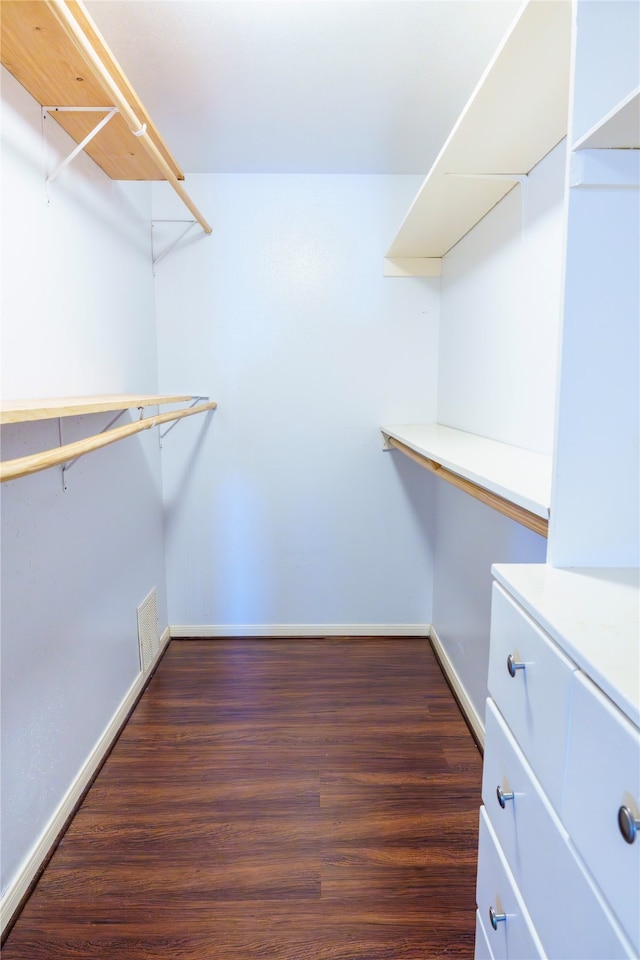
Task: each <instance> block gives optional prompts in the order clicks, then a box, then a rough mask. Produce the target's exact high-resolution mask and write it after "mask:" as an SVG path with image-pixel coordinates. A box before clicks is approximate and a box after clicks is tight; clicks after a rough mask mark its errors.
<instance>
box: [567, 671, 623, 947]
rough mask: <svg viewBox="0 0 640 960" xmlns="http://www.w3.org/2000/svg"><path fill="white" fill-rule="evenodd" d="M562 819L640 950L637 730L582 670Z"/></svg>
mask: <svg viewBox="0 0 640 960" xmlns="http://www.w3.org/2000/svg"><path fill="white" fill-rule="evenodd" d="M563 819H564V822H565V823H566V825H567V829H568V830H569V832H570V833H571V837H572V839H573V842H574V843H575V845H576V847H577V849H578V850H579V851H580V853H581V854H582V856H583V857H584V859H585V861H586V863H587V865H588V866H589V868H590V870H591V872H592V873H593V876H594V877H595V878H596V880H597V882H598V883H599V884H600V886H601V888H602V890H603V892H604V894H605V896H606V897H607V899H608V900H609V902H610V903H611V904H612V905H613V907H614V909H615V911H616V913H617V915H618V917H619V918H620V921H621V922H622V924H623V926H624V928H625V930H626V931H627V933H628V935H629V937H630V938H631V940H632V941H633V943H634V945H635V948H636V950H639V951H640V732H639V731H638V728H637V727H636V726H635V725H634V724H632V723H631V722H630V721H629V720H627V718H626V717H625V716H624V714H622V713H621V711H620V710H618V708H617V707H615V706H614V705H613V704H612V703H611V701H610V700H609V699H608V698H607V697H605V696H604V695H603V694H602V693H601V692H600V691H599V690H598V688H597V687H596V686H595V685H594V684H593V683H591V681H590V680H588V679H587V678H586V677H585V676H583V675H582V674H578V676H577V678H576V685H575V691H574V697H573V710H572V715H571V732H570V742H569V754H568V764H567V790H566V797H565V803H564V807H563Z"/></svg>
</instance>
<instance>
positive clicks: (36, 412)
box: [0, 394, 217, 489]
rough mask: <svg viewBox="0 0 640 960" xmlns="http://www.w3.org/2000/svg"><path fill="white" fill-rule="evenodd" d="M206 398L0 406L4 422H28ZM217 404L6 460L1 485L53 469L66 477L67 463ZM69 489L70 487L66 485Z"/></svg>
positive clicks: (0, 467)
mask: <svg viewBox="0 0 640 960" xmlns="http://www.w3.org/2000/svg"><path fill="white" fill-rule="evenodd" d="M202 399H205V398H204V397H193V396H192V395H191V394H181V395H168V394H110V395H107V396H96V397H62V398H57V399H52V400H16V401H7V400H5V401H3V402H2V404H1V406H0V414H1V416H0V422H1V423H5V424H8V423H25V422H27V421H35V420H50V419H52V418H54V417H76V416H80V415H82V414H88V413H104V412H107V411H112V410H122V411H124V410H130V409H134V408H136V409H137V408H143V407H155V406H160V405H161V404H169V403H181V402H184V401H185V400H202ZM216 407H217V403H215V401H208V402H207V403H200V404H198V405H197V406H191V407H185V408H183V409H181V410H172V411H170V412H168V413H159V414H154V415H152V416H150V417H146V418H145V419H141V420H136V421H134V422H133V423H127V424H125V425H124V426H122V427H114V428H113V429H110V430H103V431H102V432H101V433H97V434H93V435H92V436H90V437H85V438H84V439H83V440H76V441H74V442H73V443H67V444H65V445H64V446H60V447H56V448H55V449H53V450H44V451H42V452H40V453H33V454H29V455H27V456H26V457H18V458H17V459H15V460H5V461H3V462H1V463H0V483H4V481H5V480H17V479H19V478H20V477H26V476H29V475H30V474H32V473H38V472H39V471H40V470H47V469H48V468H49V467H55V466H62V468H63V475H64V470H65V469H66V468H65V464H69V463H70V461H72V460H76V459H77V458H78V457H82V456H84V454H86V453H92V452H93V451H94V450H99V449H101V448H102V447H106V446H109V444H111V443H116V442H117V441H118V440H124V439H125V437H131V436H133V435H134V434H136V433H140V432H141V431H142V430H149V429H150V428H151V427H156V426H160V425H161V424H163V423H171V422H172V421H175V420H182V419H183V418H184V417H192V416H194V415H195V414H198V413H205V412H206V411H208V410H215V409H216ZM65 489H66V486H65Z"/></svg>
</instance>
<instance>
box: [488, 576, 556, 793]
mask: <svg viewBox="0 0 640 960" xmlns="http://www.w3.org/2000/svg"><path fill="white" fill-rule="evenodd" d="M508 657H512V658H513V660H514V661H515V664H516V666H517V665H518V664H524V667H522V668H520V669H515V668H514V675H513V676H512V675H511V673H510V672H509V668H508V664H507V659H508ZM574 669H575V667H574V665H573V664H572V663H571V661H570V660H568V659H567V658H566V657H565V656H564V654H563V653H562V652H561V651H560V649H559V648H558V647H557V646H556V645H555V644H554V643H553V642H552V641H551V640H550V639H549V638H548V637H547V635H546V634H545V633H543V631H542V630H540V628H539V627H538V626H537V625H536V624H535V623H534V621H533V620H532V619H531V618H530V617H529V616H528V614H526V613H525V612H524V610H522V609H521V607H519V606H518V605H517V604H516V603H515V602H514V601H513V600H512V599H511V598H510V597H509V596H508V595H507V593H505V591H504V590H503V589H502V587H501V586H500V585H499V584H497V583H494V585H493V595H492V603H491V650H490V654H489V692H490V694H491V696H492V697H493V699H494V700H495V702H496V704H497V705H498V708H499V710H500V712H501V713H502V715H503V717H504V718H505V720H506V721H507V723H508V725H509V727H510V728H511V731H512V732H513V734H514V736H515V738H516V740H517V741H518V743H519V744H520V747H521V749H522V752H523V753H524V755H525V756H526V757H527V759H528V761H529V763H530V764H531V766H532V768H533V770H534V773H535V774H536V776H537V777H538V779H539V780H540V783H541V784H542V786H543V788H544V791H545V793H546V794H547V796H548V797H549V800H550V801H551V803H552V804H553V806H554V807H555V809H556V810H557V811H559V810H560V806H561V802H562V790H563V784H564V766H565V759H566V744H567V734H568V725H569V704H570V697H571V677H572V674H573V671H574Z"/></svg>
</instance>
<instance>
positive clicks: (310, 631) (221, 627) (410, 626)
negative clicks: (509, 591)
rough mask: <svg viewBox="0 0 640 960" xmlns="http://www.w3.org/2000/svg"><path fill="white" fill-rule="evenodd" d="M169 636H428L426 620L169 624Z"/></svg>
mask: <svg viewBox="0 0 640 960" xmlns="http://www.w3.org/2000/svg"><path fill="white" fill-rule="evenodd" d="M169 629H170V630H171V638H172V639H176V640H178V639H180V638H181V637H192V638H195V639H203V640H205V639H209V638H213V639H215V638H217V637H248V638H251V639H260V638H262V637H263V638H270V637H428V636H429V635H430V633H429V631H430V629H431V628H430V625H429V624H428V623H272V624H258V623H248V624H236V623H232V624H230V623H228V624H225V623H213V624H212V623H210V624H172V625H171V627H170V628H169Z"/></svg>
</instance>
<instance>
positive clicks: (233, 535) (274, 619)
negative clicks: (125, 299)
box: [154, 175, 439, 629]
mask: <svg viewBox="0 0 640 960" xmlns="http://www.w3.org/2000/svg"><path fill="white" fill-rule="evenodd" d="M189 184H190V189H191V192H192V195H193V196H194V199H195V200H196V202H197V203H198V205H199V206H200V208H201V209H202V210H203V211H205V212H206V214H207V217H208V218H209V220H210V222H211V223H212V225H213V227H214V234H213V236H212V237H211V238H203V237H202V235H200V237H197V236H196V237H194V239H193V240H192V241H186V242H185V244H184V245H183V246H182V247H179V248H176V250H174V252H173V253H171V254H170V255H169V256H168V257H167V258H166V259H165V260H163V261H162V263H160V264H159V265H158V268H157V277H156V300H157V304H158V335H159V357H160V386H161V388H162V389H163V390H173V389H174V388H177V387H178V385H183V386H184V384H185V382H187V381H188V382H189V383H191V384H192V386H193V389H197V390H200V391H202V393H204V394H208V395H211V397H212V398H214V399H216V400H217V401H218V403H219V409H218V410H217V411H216V413H215V415H214V417H213V423H212V425H211V427H210V428H209V429H206V428H205V427H204V426H203V425H202V424H201V423H190V424H187V429H186V430H184V431H181V434H180V436H178V432H177V431H176V434H175V436H174V434H171V436H170V437H168V438H167V441H171V449H169V444H167V448H166V450H165V470H164V482H165V498H166V504H167V527H166V543H167V577H168V582H169V618H170V621H171V623H172V624H180V625H204V624H208V625H214V626H220V625H225V624H228V625H236V626H237V625H242V624H245V625H249V626H250V627H255V626H256V625H266V626H273V625H277V624H279V625H283V624H284V625H288V624H307V625H313V624H319V625H326V624H342V625H344V626H345V629H347V628H349V627H352V628H353V626H354V625H359V624H374V625H380V626H383V625H396V624H405V623H419V624H420V623H422V624H424V623H428V622H429V620H430V617H431V583H432V541H433V537H432V520H433V517H432V509H433V508H432V503H431V501H430V499H429V497H428V496H427V495H426V486H425V474H424V472H423V471H418V472H416V471H415V470H414V469H413V468H412V465H411V464H409V463H408V462H407V463H400V462H398V459H397V458H395V457H394V456H392V455H391V454H389V453H383V452H381V442H380V435H379V429H378V428H379V425H380V424H381V423H384V422H393V421H406V420H410V419H417V420H429V419H434V417H435V407H436V363H437V330H438V285H439V281H438V280H425V279H416V280H394V279H385V278H384V277H383V276H382V255H383V251H384V250H385V249H386V246H387V245H388V242H389V238H390V237H392V236H393V234H394V232H395V230H396V229H397V225H398V223H399V222H400V221H401V219H402V216H403V213H404V210H405V209H406V208H407V206H408V204H409V203H410V201H411V198H412V196H413V195H414V194H415V192H416V190H417V188H418V186H419V178H415V177H376V176H293V175H292V176H286V175H282V176H277V175H276V176H258V175H255V176H252V175H245V176H242V175H238V176H233V175H229V176H225V175H221V176H206V175H201V176H190V177H189ZM181 215H182V214H181V213H180V211H179V208H178V207H175V206H174V205H173V202H172V199H171V197H170V195H168V194H167V192H166V191H165V190H164V188H163V186H162V185H161V186H158V187H157V188H154V216H157V217H171V216H181ZM159 229H161V230H163V231H164V232H165V234H166V232H167V230H168V229H170V228H167V227H166V226H165V227H161V228H159ZM176 229H177V228H176ZM161 246H162V245H161V244H159V245H158V249H161ZM181 389H182V387H181ZM193 450H196V451H197V453H196V454H194V457H193V459H190V453H189V452H190V451H193ZM400 459H402V458H400Z"/></svg>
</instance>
